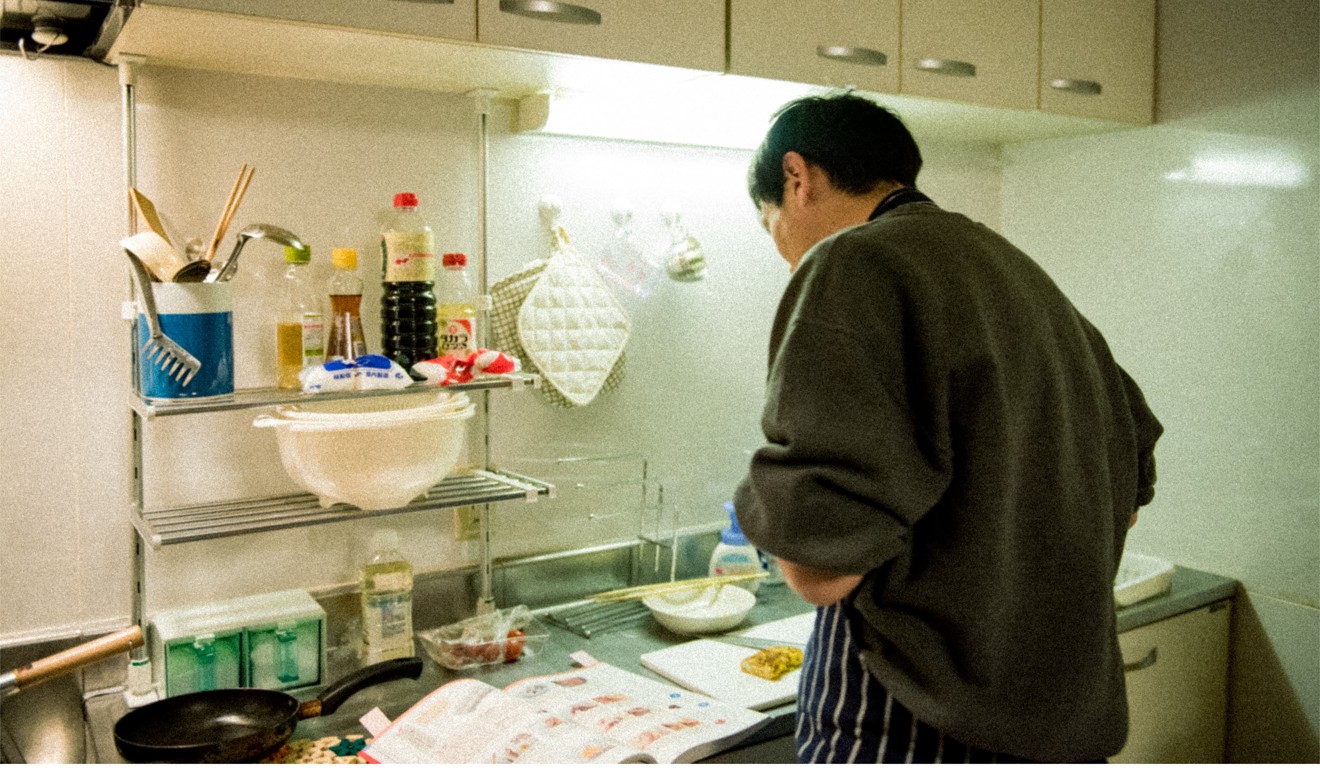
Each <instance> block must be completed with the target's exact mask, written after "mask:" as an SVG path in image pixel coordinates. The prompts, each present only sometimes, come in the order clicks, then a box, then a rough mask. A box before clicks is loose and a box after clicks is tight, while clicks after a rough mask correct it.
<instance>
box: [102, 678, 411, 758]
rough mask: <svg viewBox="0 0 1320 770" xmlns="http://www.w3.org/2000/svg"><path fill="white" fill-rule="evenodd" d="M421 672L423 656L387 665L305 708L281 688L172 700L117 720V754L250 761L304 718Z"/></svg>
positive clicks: (338, 686)
mask: <svg viewBox="0 0 1320 770" xmlns="http://www.w3.org/2000/svg"><path fill="white" fill-rule="evenodd" d="M421 674H422V659H421V658H399V659H397V660H387V661H385V662H383V663H377V664H375V665H372V666H367V667H366V668H362V669H359V670H357V671H355V672H353V673H352V674H349V675H348V676H346V677H344V678H343V679H340V680H339V681H338V682H335V683H334V684H332V685H330V686H329V687H327V688H325V689H324V690H322V691H321V693H320V695H318V696H317V697H316V698H315V699H314V700H310V701H307V702H306V703H299V702H298V699H297V698H295V697H293V696H292V695H289V694H288V693H284V692H280V691H278V690H257V689H246V688H243V689H230V690H209V691H205V692H193V693H188V694H186V695H175V696H173V697H169V698H165V699H163V700H159V701H156V702H155V703H151V704H148V705H146V706H143V707H141V708H139V709H137V710H135V711H130V712H129V713H127V714H125V715H124V716H122V717H120V718H119V721H118V722H116V723H115V748H117V749H119V753H120V754H121V755H123V757H124V759H127V760H129V761H130V762H172V763H186V764H194V763H198V762H224V763H235V762H252V761H255V760H258V759H261V758H262V757H265V756H267V755H269V754H270V753H271V752H273V751H275V750H276V749H278V748H279V747H281V746H283V745H284V742H285V741H287V740H288V739H289V736H290V735H293V728H294V727H295V726H297V724H298V720H299V719H310V718H311V717H317V716H321V715H323V714H327V715H328V714H332V713H334V711H335V709H337V708H339V707H340V706H341V705H342V704H343V703H344V701H345V700H347V699H348V697H349V696H350V695H352V694H353V693H355V692H357V691H358V690H361V689H363V688H365V687H370V686H371V685H374V684H379V683H381V682H387V681H390V680H392V679H403V678H405V677H406V678H409V679H416V678H417V677H419V676H421Z"/></svg>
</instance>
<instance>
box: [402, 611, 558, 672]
mask: <svg viewBox="0 0 1320 770" xmlns="http://www.w3.org/2000/svg"><path fill="white" fill-rule="evenodd" d="M546 636H548V633H547V632H546V630H545V627H544V626H542V625H541V623H540V621H538V620H537V619H536V618H535V616H533V615H532V612H531V610H529V609H528V608H527V606H526V605H522V604H520V605H518V606H516V607H510V608H509V609H504V610H495V611H494V612H490V613H487V614H485V615H477V616H475V617H471V618H467V619H465V620H460V621H458V622H457V623H450V624H449V625H447V626H441V627H440V628H432V629H428V630H425V631H418V632H417V638H418V639H421V640H422V646H423V647H425V648H426V652H427V654H428V655H430V656H431V658H432V659H434V660H435V662H436V663H439V664H440V665H442V666H444V667H445V668H448V669H451V670H454V671H462V670H463V669H468V668H477V667H480V666H499V665H503V664H505V663H513V662H515V661H517V660H519V659H520V658H522V657H524V656H532V655H535V654H536V653H537V652H539V651H540V649H541V645H542V644H544V642H545V639H546Z"/></svg>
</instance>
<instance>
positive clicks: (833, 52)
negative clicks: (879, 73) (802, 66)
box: [816, 45, 889, 67]
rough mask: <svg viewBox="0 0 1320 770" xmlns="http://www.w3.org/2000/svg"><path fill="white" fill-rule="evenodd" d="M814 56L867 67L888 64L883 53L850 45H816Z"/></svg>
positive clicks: (886, 57) (887, 59) (887, 58)
mask: <svg viewBox="0 0 1320 770" xmlns="http://www.w3.org/2000/svg"><path fill="white" fill-rule="evenodd" d="M816 55H817V56H819V57H821V58H822V59H833V60H835V61H844V62H848V63H850V64H864V65H866V66H868V67H883V66H885V65H886V64H888V63H889V57H888V56H885V54H884V52H883V51H877V50H875V49H874V48H860V47H857V46H851V45H818V46H816Z"/></svg>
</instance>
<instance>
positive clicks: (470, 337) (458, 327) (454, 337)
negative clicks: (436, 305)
mask: <svg viewBox="0 0 1320 770" xmlns="http://www.w3.org/2000/svg"><path fill="white" fill-rule="evenodd" d="M439 343H440V344H439V346H438V347H439V348H440V350H439V354H440V355H442V356H447V355H455V356H466V355H469V354H471V353H472V352H473V351H475V350H476V349H477V322H476V320H475V319H473V318H471V317H468V318H441V319H440V339H439Z"/></svg>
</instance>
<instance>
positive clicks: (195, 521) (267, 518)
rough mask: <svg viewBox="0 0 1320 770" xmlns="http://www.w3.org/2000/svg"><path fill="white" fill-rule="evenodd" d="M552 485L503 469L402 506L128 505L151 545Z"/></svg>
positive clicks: (501, 496)
mask: <svg viewBox="0 0 1320 770" xmlns="http://www.w3.org/2000/svg"><path fill="white" fill-rule="evenodd" d="M555 492H556V490H555V486H554V485H553V484H548V483H546V482H544V481H538V480H536V479H533V478H529V477H527V476H523V475H520V474H517V473H514V472H512V471H506V470H472V471H468V472H466V473H461V474H455V475H452V476H449V477H447V478H445V479H444V480H443V481H441V482H440V483H439V484H436V485H435V486H434V487H432V488H431V489H430V490H429V491H428V492H427V493H426V496H425V497H421V498H418V499H417V500H414V501H413V502H412V503H409V504H408V505H406V506H404V507H402V508H391V509H389V510H383V511H364V510H362V509H361V508H355V507H353V506H350V505H345V504H342V503H340V504H336V505H333V506H331V507H329V508H322V507H321V504H320V502H318V500H317V498H316V497H315V496H314V495H309V494H297V495H287V496H282V497H264V498H252V499H246V500H233V501H229V502H223V503H208V504H205V505H194V506H186V507H181V508H168V509H161V510H147V511H143V510H141V509H139V508H137V507H135V508H134V510H133V515H132V520H133V526H134V527H136V528H137V530H138V533H139V534H140V535H141V536H142V538H143V539H144V540H145V541H146V542H148V543H150V544H151V546H152V547H153V548H160V547H161V546H165V545H172V544H175V543H188V542H195V541H198V540H211V539H214V538H221V537H231V536H233V535H245V534H250V533H254V532H270V531H274V530H281V529H290V528H293V527H306V526H311V525H313V524H325V523H328V522H335V521H349V520H351V519H363V518H371V517H376V516H389V515H393V514H397V513H405V512H408V511H427V510H439V509H444V508H456V507H458V506H463V505H485V504H487V503H497V502H501V501H506V500H518V499H523V500H525V501H526V502H529V503H532V502H536V501H537V500H538V499H540V498H541V497H548V498H552V497H554V496H555Z"/></svg>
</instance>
